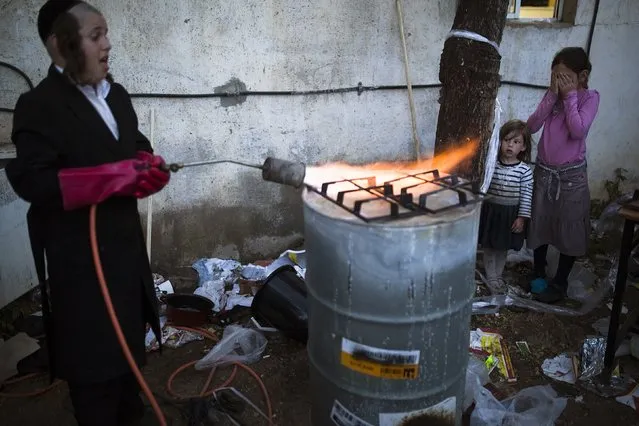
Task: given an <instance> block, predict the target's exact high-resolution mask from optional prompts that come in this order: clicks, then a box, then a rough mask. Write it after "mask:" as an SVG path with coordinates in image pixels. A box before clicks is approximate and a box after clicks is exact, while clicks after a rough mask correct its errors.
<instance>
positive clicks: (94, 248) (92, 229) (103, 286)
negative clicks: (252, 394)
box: [0, 204, 273, 426]
mask: <svg viewBox="0 0 639 426" xmlns="http://www.w3.org/2000/svg"><path fill="white" fill-rule="evenodd" d="M96 216H97V206H96V205H95V204H94V205H92V206H91V209H90V212H89V235H90V240H91V253H92V255H93V263H94V266H95V270H96V275H97V277H98V282H99V284H100V291H101V292H102V297H103V298H104V304H105V305H106V308H107V312H108V314H109V318H110V320H111V324H112V325H113V329H114V331H115V334H116V336H117V338H118V342H119V343H120V346H121V347H122V351H123V352H124V356H125V358H126V360H127V362H128V364H129V366H130V367H131V370H132V371H133V374H134V375H135V378H136V379H137V381H138V383H139V384H140V388H141V389H142V391H143V392H144V394H145V395H146V397H147V398H148V400H149V402H150V403H151V406H152V408H153V412H154V413H155V416H156V417H157V419H158V421H159V422H160V425H161V426H166V425H167V422H166V418H165V417H164V413H163V412H162V410H161V408H160V405H159V404H158V402H157V400H156V399H155V396H154V395H153V392H151V389H150V388H149V385H148V384H147V383H146V380H144V376H143V375H142V372H141V371H140V369H139V368H138V365H137V363H136V362H135V359H134V358H133V354H131V349H130V348H129V345H128V343H127V341H126V338H125V337H124V333H123V332H122V327H121V326H120V322H119V320H118V317H117V314H116V313H115V308H114V307H113V301H112V300H111V295H110V293H109V288H108V286H107V283H106V278H105V277H104V270H103V269H102V261H101V260H100V251H99V249H98V237H97V230H96ZM171 326H172V327H173V328H176V329H180V330H185V331H189V332H193V333H197V334H200V335H202V336H203V337H205V338H209V339H211V340H214V341H216V340H218V339H217V336H216V335H215V334H214V333H212V332H210V331H209V330H206V329H204V328H189V327H182V326H177V325H171ZM196 362H197V361H191V362H188V363H186V364H184V365H182V366H180V367H178V368H177V369H176V370H175V371H174V372H173V373H172V374H171V376H170V377H169V379H168V381H167V392H168V393H169V394H170V395H172V396H173V397H175V398H178V399H185V398H189V397H186V396H182V395H179V394H178V393H177V392H175V391H174V390H173V387H172V384H173V380H175V378H176V377H177V375H178V374H179V373H181V372H182V371H184V370H186V369H187V368H189V367H191V366H193V365H194V364H195V363H196ZM238 367H239V368H241V369H243V370H245V371H246V372H248V373H249V374H250V375H251V376H252V377H253V378H254V379H255V380H256V381H257V382H258V384H259V386H260V389H261V391H262V393H263V394H264V399H265V401H266V410H267V413H268V421H269V425H271V426H272V425H273V407H272V403H271V400H270V397H269V394H268V390H267V389H266V386H265V385H264V382H263V381H262V379H261V378H260V376H259V375H258V374H257V373H256V372H255V371H254V370H253V369H251V368H250V367H248V366H247V365H244V364H242V363H239V362H236V363H234V365H233V371H232V372H231V375H230V376H229V377H228V379H226V380H225V381H224V383H223V384H222V385H221V386H218V387H216V388H214V389H209V387H210V385H211V382H212V381H213V377H214V375H215V372H216V368H212V369H211V372H210V373H209V376H208V378H207V380H206V383H205V384H204V387H203V388H202V390H201V391H200V395H199V396H200V397H206V396H211V395H213V394H214V393H215V392H216V391H217V390H219V389H221V388H225V387H228V386H229V385H230V384H231V383H232V382H233V380H234V379H235V376H236V374H237V371H238ZM35 376H37V375H36V374H29V375H26V376H23V377H19V378H17V379H13V380H7V381H6V382H4V383H2V385H3V386H4V385H11V384H15V383H19V382H22V381H24V380H27V379H30V378H32V377H35ZM60 383H61V381H59V380H57V381H55V382H54V383H53V384H51V385H50V386H48V387H46V388H42V389H39V390H36V391H33V392H29V393H2V392H0V397H6V398H29V397H34V396H38V395H42V394H44V393H46V392H48V391H50V390H51V389H53V388H54V387H55V386H57V385H59V384H60Z"/></svg>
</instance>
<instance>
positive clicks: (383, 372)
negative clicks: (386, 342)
mask: <svg viewBox="0 0 639 426" xmlns="http://www.w3.org/2000/svg"><path fill="white" fill-rule="evenodd" d="M419 355H420V352H419V351H399V350H389V349H382V348H375V347H372V346H367V345H363V344H361V343H357V342H353V341H352V340H348V339H347V338H342V353H341V362H342V365H343V366H344V367H346V368H349V369H351V370H353V371H357V372H358V373H362V374H367V375H369V376H373V377H379V378H381V379H395V380H412V379H416V378H417V376H418V374H419Z"/></svg>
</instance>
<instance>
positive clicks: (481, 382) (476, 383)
mask: <svg viewBox="0 0 639 426" xmlns="http://www.w3.org/2000/svg"><path fill="white" fill-rule="evenodd" d="M488 382H490V378H489V372H488V370H487V369H486V365H485V364H484V363H483V362H482V361H481V360H480V359H478V358H477V357H475V356H473V355H469V357H468V367H467V368H466V391H465V394H464V406H463V411H466V410H468V409H469V408H470V406H471V405H473V402H474V400H475V395H476V394H477V392H479V390H480V388H481V387H482V386H485V385H486V384H488Z"/></svg>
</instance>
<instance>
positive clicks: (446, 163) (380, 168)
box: [304, 140, 479, 188]
mask: <svg viewBox="0 0 639 426" xmlns="http://www.w3.org/2000/svg"><path fill="white" fill-rule="evenodd" d="M478 146H479V143H478V141H477V140H471V141H469V142H467V143H465V144H464V145H462V146H461V147H459V148H456V149H454V150H451V151H449V152H446V153H443V154H440V155H437V156H436V157H434V158H429V159H426V160H420V161H395V162H377V163H369V164H363V165H351V164H347V163H339V162H336V163H326V164H323V165H320V166H315V167H307V169H306V178H305V181H304V182H305V183H306V184H307V185H311V186H314V187H316V188H320V187H321V186H322V184H323V183H325V182H333V181H340V180H345V179H358V178H367V177H372V176H374V177H375V178H376V181H377V185H381V184H382V183H383V182H386V181H390V180H393V179H398V178H401V177H404V176H408V175H412V174H417V173H421V172H426V171H429V170H433V169H438V170H439V171H440V172H442V175H445V174H446V172H450V170H452V169H453V168H455V167H456V166H457V165H459V164H460V163H462V162H463V161H465V160H467V159H468V158H470V157H471V156H472V155H473V154H474V153H475V152H476V151H477V148H478Z"/></svg>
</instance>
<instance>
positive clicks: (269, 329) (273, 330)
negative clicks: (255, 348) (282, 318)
mask: <svg viewBox="0 0 639 426" xmlns="http://www.w3.org/2000/svg"><path fill="white" fill-rule="evenodd" d="M251 322H252V323H253V324H254V325H255V328H256V329H258V330H260V331H261V332H263V333H277V332H278V331H279V330H278V329H277V328H274V327H263V326H262V324H260V323H259V322H257V320H256V319H255V317H251Z"/></svg>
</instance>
